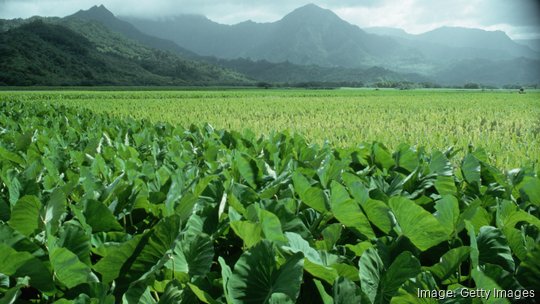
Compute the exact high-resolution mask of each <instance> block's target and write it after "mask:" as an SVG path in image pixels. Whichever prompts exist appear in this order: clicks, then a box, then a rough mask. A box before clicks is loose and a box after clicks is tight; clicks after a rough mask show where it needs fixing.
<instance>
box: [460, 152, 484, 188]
mask: <svg viewBox="0 0 540 304" xmlns="http://www.w3.org/2000/svg"><path fill="white" fill-rule="evenodd" d="M461 172H462V174H463V177H464V178H465V181H467V183H469V184H473V183H477V184H478V185H479V184H480V161H478V159H476V157H474V156H473V155H472V154H468V155H467V156H465V158H464V159H463V163H462V164H461Z"/></svg>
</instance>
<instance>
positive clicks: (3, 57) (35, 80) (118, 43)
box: [0, 20, 252, 85]
mask: <svg viewBox="0 0 540 304" xmlns="http://www.w3.org/2000/svg"><path fill="white" fill-rule="evenodd" d="M68 25H69V27H70V28H68V27H66V26H65V25H60V24H56V23H51V22H44V21H41V20H37V21H33V22H31V23H27V24H23V25H21V26H19V27H15V28H12V29H10V30H8V31H6V32H3V33H0V85H2V84H3V85H224V84H226V85H238V84H249V83H251V82H252V81H251V80H248V79H247V78H245V77H244V76H242V75H240V74H238V73H234V72H231V71H228V70H225V69H223V68H219V67H216V66H213V65H210V64H202V63H200V62H194V61H190V60H186V59H183V58H181V57H179V56H177V55H174V54H172V53H169V52H166V51H160V50H155V49H150V48H146V47H143V46H141V45H139V44H137V43H134V42H132V41H130V40H126V39H124V38H122V37H121V36H119V35H117V34H113V33H111V32H110V31H108V30H107V29H106V28H105V27H104V26H102V25H100V24H98V23H92V22H84V21H79V20H76V21H70V22H69V23H68ZM72 29H77V30H78V32H76V31H74V30H72ZM80 33H84V34H85V35H81V34H80Z"/></svg>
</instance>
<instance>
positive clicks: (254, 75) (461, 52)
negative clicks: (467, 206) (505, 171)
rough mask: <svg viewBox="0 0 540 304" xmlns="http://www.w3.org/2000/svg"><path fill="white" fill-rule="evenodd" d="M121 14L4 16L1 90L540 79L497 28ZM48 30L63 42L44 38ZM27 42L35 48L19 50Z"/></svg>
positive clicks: (299, 14)
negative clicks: (415, 28) (412, 30)
mask: <svg viewBox="0 0 540 304" xmlns="http://www.w3.org/2000/svg"><path fill="white" fill-rule="evenodd" d="M126 20H127V21H125V20H122V19H119V18H117V17H116V16H114V14H113V13H111V12H110V11H108V10H107V9H106V8H105V7H104V6H99V7H97V6H96V7H93V8H91V9H89V10H86V11H83V10H81V11H79V12H77V13H75V14H73V15H71V16H68V17H65V18H41V17H33V18H31V19H27V20H23V19H14V20H0V41H1V42H2V45H1V46H0V52H1V53H0V55H2V56H0V68H2V70H1V71H0V85H163V86H174V85H177V86H191V85H199V86H207V85H253V86H256V84H257V83H260V82H264V83H269V84H271V85H272V86H277V87H288V86H289V87H306V88H315V87H316V88H333V87H340V86H347V87H359V86H372V87H380V88H397V89H410V88H419V87H463V86H464V85H465V84H467V83H477V84H478V85H479V87H481V88H497V87H501V86H512V85H518V86H520V87H521V86H527V87H534V86H536V85H537V84H539V83H540V60H539V58H540V55H539V54H540V53H538V52H535V51H533V50H532V49H530V48H528V47H527V46H524V45H520V44H517V43H516V42H514V41H512V40H511V39H510V38H508V36H506V35H505V34H504V33H502V32H486V31H482V30H474V29H460V28H441V29H438V30H434V31H432V32H429V33H425V34H422V35H409V34H407V33H405V32H403V31H398V30H395V29H367V31H368V32H365V31H363V30H361V29H359V28H358V27H355V26H352V25H350V24H348V23H347V22H345V21H343V20H341V19H340V18H339V17H338V16H337V15H335V14H334V13H333V12H331V11H328V10H324V9H321V8H319V7H317V6H315V5H308V6H305V7H302V8H299V9H297V10H295V11H294V12H292V13H291V14H289V15H287V16H285V17H284V18H283V19H282V20H280V21H278V22H275V23H270V24H257V23H254V22H244V23H240V24H237V25H233V26H225V25H220V24H217V23H214V22H212V21H210V20H208V19H206V18H204V17H201V16H178V17H177V18H174V19H169V20H162V21H149V20H139V19H126ZM40 21H41V23H39V22H40ZM128 21H129V22H128ZM36 22H37V23H36ZM29 23H32V25H31V26H28V24H29ZM25 24H26V25H27V26H23V25H25ZM50 25H53V26H50ZM21 26H22V27H21ZM40 27H42V28H40ZM66 28H67V29H69V30H71V31H72V32H67V31H68V30H67V29H66ZM45 32H47V35H48V36H49V38H52V37H53V36H56V38H53V39H48V38H47V37H44V36H43V35H44V33H45ZM370 32H375V34H373V33H370ZM77 35H80V36H83V38H86V40H87V41H89V42H90V44H88V43H86V42H82V44H81V47H82V48H84V51H83V52H82V53H77V52H78V51H77V52H75V51H74V50H70V49H66V48H65V47H64V46H63V45H62V44H63V43H68V44H69V42H67V40H74V41H75V40H80V41H83V39H82V38H81V37H76V36H77ZM153 35H155V36H153ZM62 36H66V37H62ZM156 36H158V37H156ZM445 37H452V39H446V38H445ZM44 38H45V39H44ZM86 40H85V41H86ZM447 41H455V45H453V46H452V45H450V44H448V43H447ZM30 43H31V45H32V48H25V47H23V46H25V45H26V46H28V45H29V44H30ZM488 46H489V48H487V47H488ZM47 52H48V53H51V56H52V57H53V58H56V59H55V60H52V61H48V60H46V59H45V58H44V57H46V56H43V55H42V54H44V53H47ZM40 54H41V55H40ZM62 58H65V59H62ZM66 67H69V68H66Z"/></svg>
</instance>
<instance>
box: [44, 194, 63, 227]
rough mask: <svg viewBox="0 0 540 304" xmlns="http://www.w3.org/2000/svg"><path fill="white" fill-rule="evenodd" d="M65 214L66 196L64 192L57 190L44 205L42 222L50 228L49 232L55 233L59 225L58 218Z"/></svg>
mask: <svg viewBox="0 0 540 304" xmlns="http://www.w3.org/2000/svg"><path fill="white" fill-rule="evenodd" d="M65 212H66V196H65V194H64V192H63V191H62V190H61V189H59V188H57V189H55V190H54V191H53V193H52V194H51V196H50V198H49V201H48V202H47V205H45V217H44V222H45V225H46V226H47V227H50V228H49V229H50V232H51V233H53V234H54V233H55V232H56V230H57V229H58V226H59V225H60V223H59V221H60V217H62V215H63V214H64V213H65Z"/></svg>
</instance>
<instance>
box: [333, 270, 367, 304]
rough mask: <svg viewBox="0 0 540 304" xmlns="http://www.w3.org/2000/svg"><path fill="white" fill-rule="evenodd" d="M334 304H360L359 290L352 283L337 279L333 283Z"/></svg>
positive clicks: (344, 279) (340, 278)
mask: <svg viewBox="0 0 540 304" xmlns="http://www.w3.org/2000/svg"><path fill="white" fill-rule="evenodd" d="M333 290H334V297H333V300H334V304H349V303H362V295H361V291H360V288H359V287H358V286H357V285H356V284H354V282H352V281H350V280H348V279H346V278H343V277H339V278H338V279H337V280H336V281H335V282H334V288H333Z"/></svg>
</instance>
